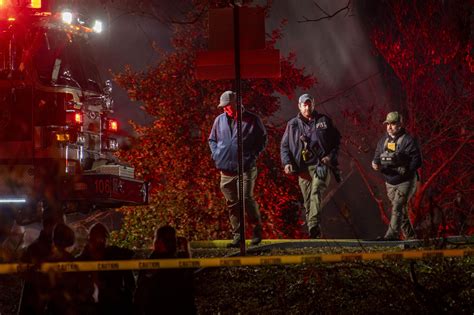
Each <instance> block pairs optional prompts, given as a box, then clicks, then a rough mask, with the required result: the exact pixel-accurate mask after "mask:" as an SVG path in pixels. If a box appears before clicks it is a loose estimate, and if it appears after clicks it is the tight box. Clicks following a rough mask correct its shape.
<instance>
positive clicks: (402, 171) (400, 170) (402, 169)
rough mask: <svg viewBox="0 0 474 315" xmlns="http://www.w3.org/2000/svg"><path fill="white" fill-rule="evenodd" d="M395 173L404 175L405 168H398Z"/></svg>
mask: <svg viewBox="0 0 474 315" xmlns="http://www.w3.org/2000/svg"><path fill="white" fill-rule="evenodd" d="M397 172H398V174H400V175H404V174H405V173H406V172H407V168H406V167H405V166H399V167H397Z"/></svg>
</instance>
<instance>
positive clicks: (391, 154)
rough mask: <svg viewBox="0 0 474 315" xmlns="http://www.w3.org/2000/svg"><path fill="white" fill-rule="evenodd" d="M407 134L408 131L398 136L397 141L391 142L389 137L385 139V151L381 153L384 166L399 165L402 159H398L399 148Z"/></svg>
mask: <svg viewBox="0 0 474 315" xmlns="http://www.w3.org/2000/svg"><path fill="white" fill-rule="evenodd" d="M405 135H406V133H404V134H403V135H401V136H400V137H398V139H397V141H396V142H390V143H389V137H387V138H386V139H385V142H384V145H383V150H384V151H383V153H382V154H380V163H381V164H382V165H383V166H399V165H398V164H399V162H400V161H399V159H398V150H399V147H400V145H401V144H402V141H403V138H404V137H405Z"/></svg>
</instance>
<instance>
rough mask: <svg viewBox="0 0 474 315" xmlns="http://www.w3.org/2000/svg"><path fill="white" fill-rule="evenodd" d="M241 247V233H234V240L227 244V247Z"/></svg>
mask: <svg viewBox="0 0 474 315" xmlns="http://www.w3.org/2000/svg"><path fill="white" fill-rule="evenodd" d="M239 247H240V234H234V237H233V238H232V242H230V243H229V244H227V248H239Z"/></svg>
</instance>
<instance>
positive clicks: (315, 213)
mask: <svg viewBox="0 0 474 315" xmlns="http://www.w3.org/2000/svg"><path fill="white" fill-rule="evenodd" d="M315 172H316V165H311V166H308V171H307V172H302V173H300V174H298V183H299V186H300V189H301V193H302V194H303V204H304V208H305V214H306V225H307V226H308V231H309V230H311V229H312V228H313V227H318V228H319V225H320V224H321V210H322V209H321V208H322V205H321V203H322V201H323V197H322V196H323V193H324V191H325V190H326V188H327V187H328V186H329V182H330V180H331V175H329V170H328V172H327V175H326V178H325V179H324V180H322V179H319V178H318V177H316V175H315Z"/></svg>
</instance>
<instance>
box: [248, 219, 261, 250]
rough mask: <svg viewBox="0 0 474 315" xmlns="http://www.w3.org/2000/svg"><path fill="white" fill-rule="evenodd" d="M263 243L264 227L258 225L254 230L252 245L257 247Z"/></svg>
mask: <svg viewBox="0 0 474 315" xmlns="http://www.w3.org/2000/svg"><path fill="white" fill-rule="evenodd" d="M261 241H262V226H261V225H260V224H259V225H256V226H255V228H254V229H253V236H252V240H251V241H250V245H252V246H255V245H258V244H260V242H261Z"/></svg>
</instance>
